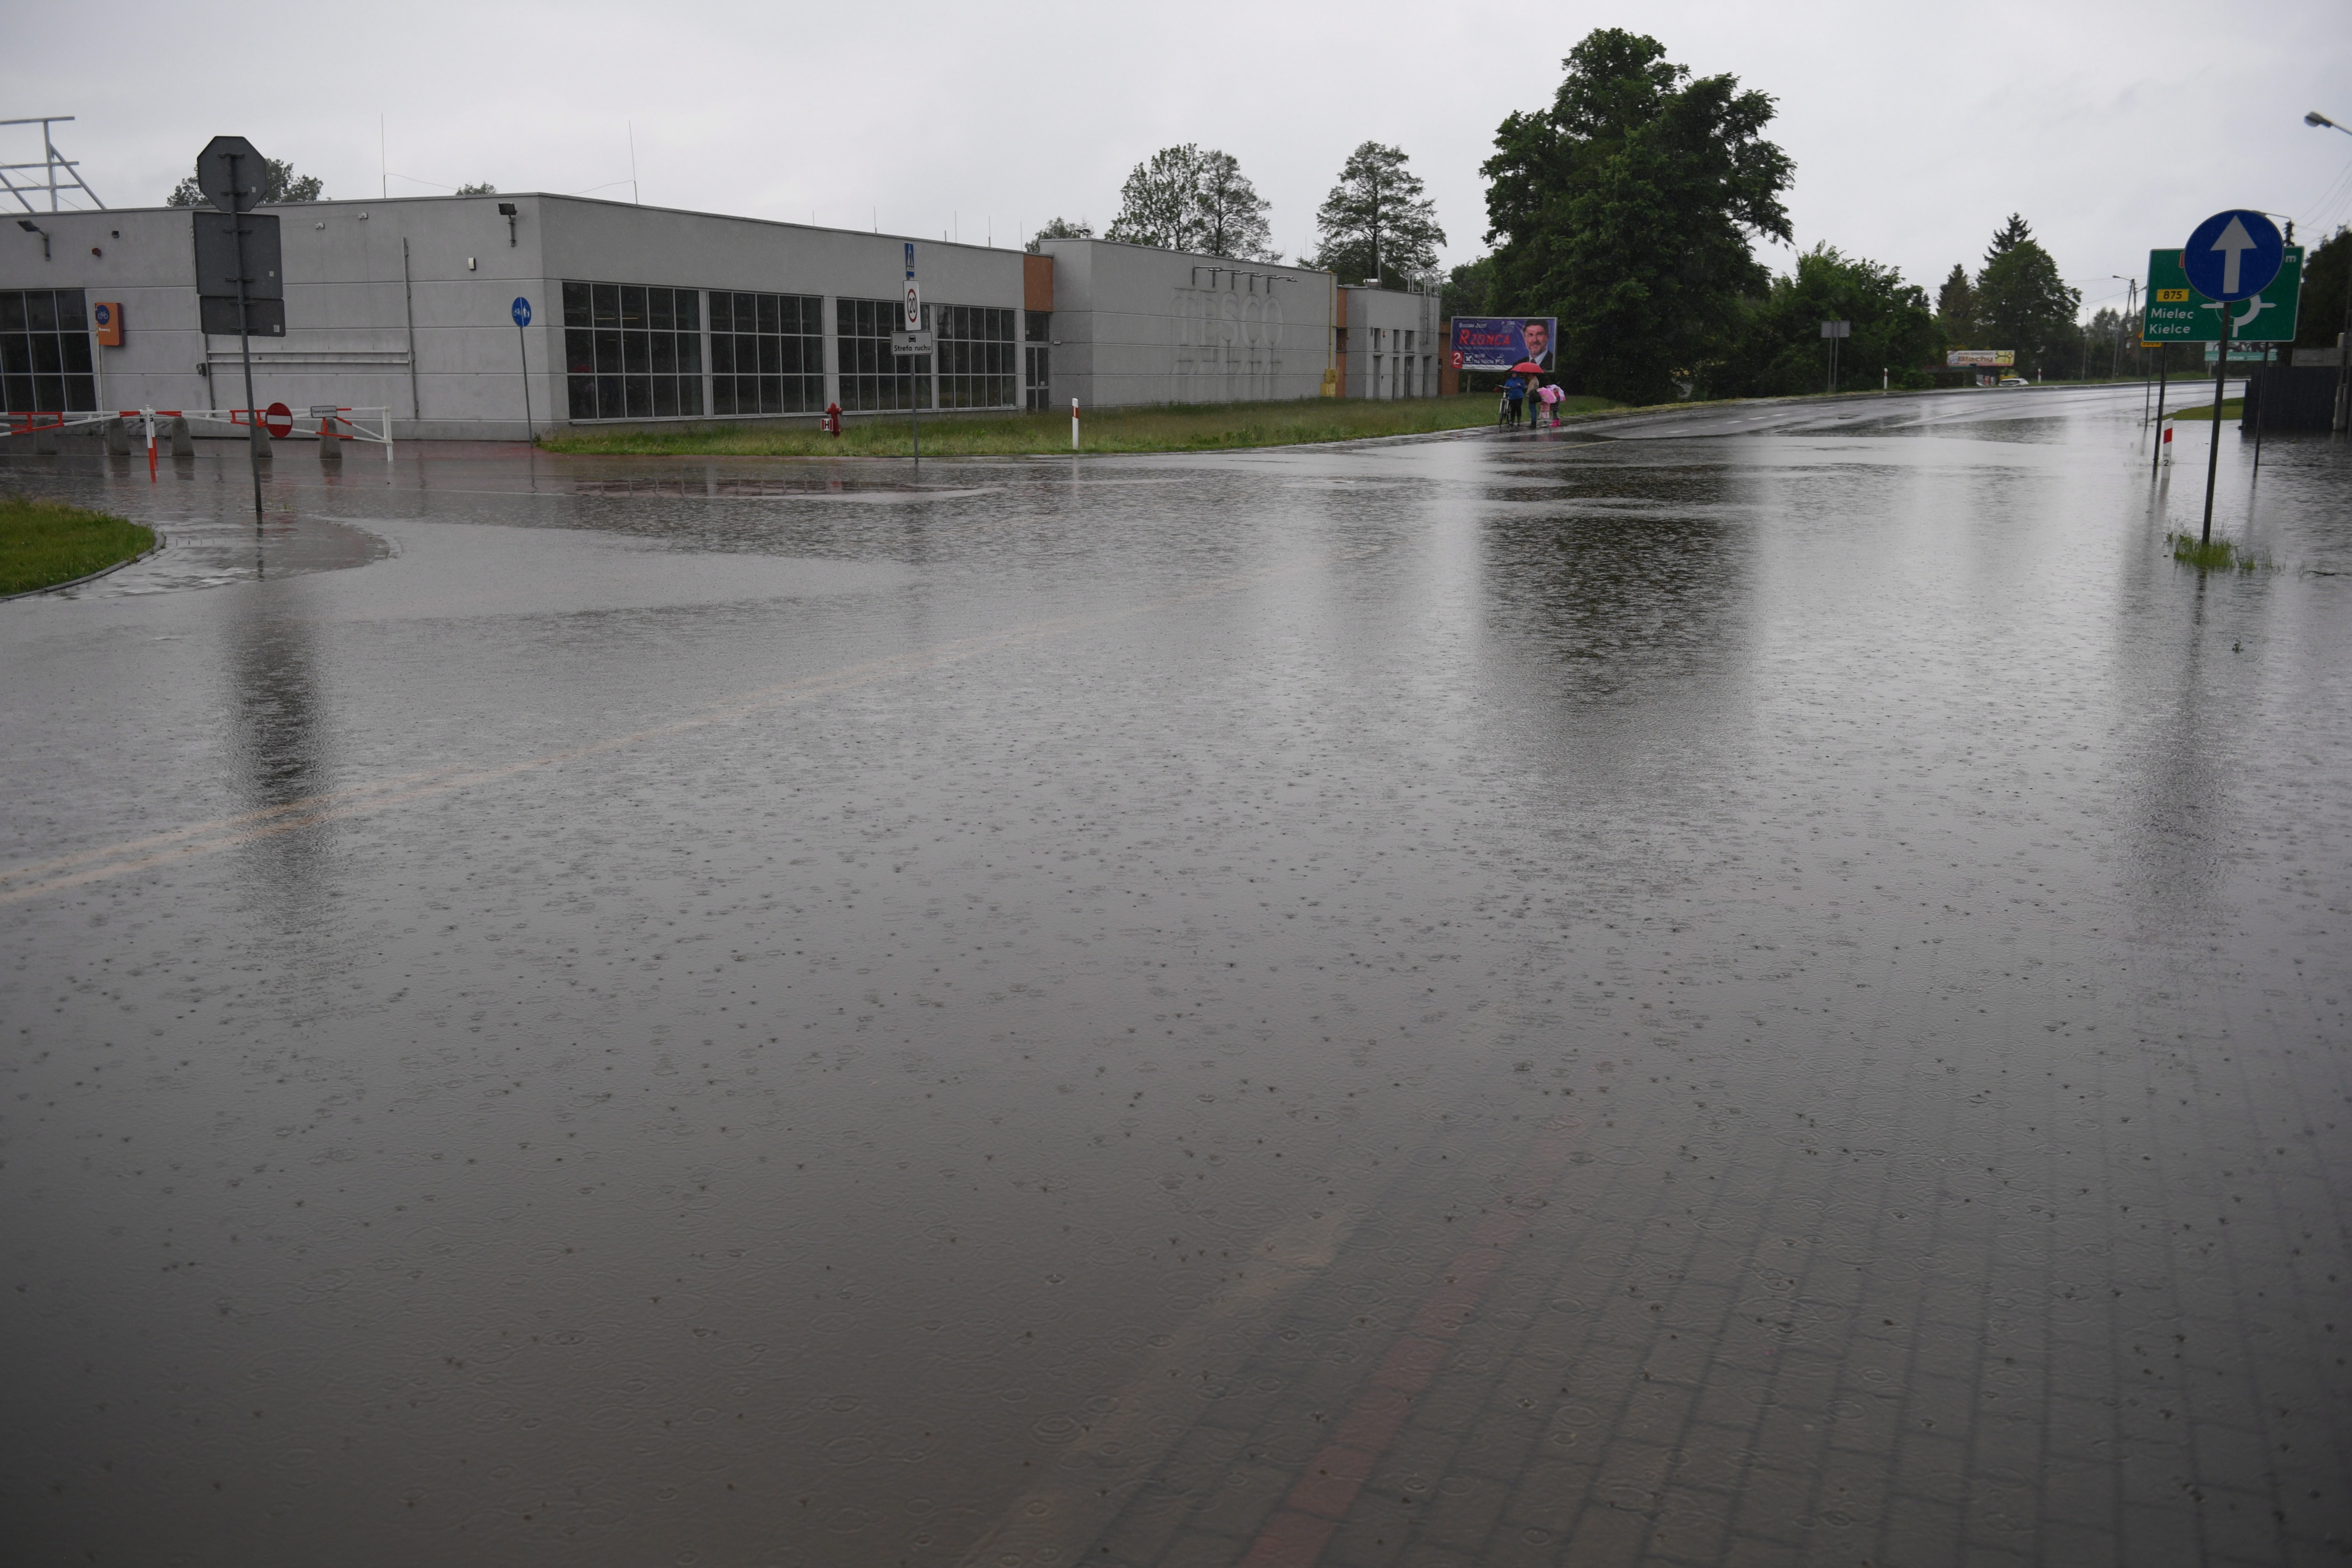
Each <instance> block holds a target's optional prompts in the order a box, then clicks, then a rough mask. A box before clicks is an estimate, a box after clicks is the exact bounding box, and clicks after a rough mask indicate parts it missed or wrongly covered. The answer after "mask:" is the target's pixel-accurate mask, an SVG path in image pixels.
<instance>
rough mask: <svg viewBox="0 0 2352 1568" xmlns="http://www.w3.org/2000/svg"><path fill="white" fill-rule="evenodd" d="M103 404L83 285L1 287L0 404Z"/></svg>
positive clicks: (28, 408) (47, 409) (78, 408)
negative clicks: (90, 343)
mask: <svg viewBox="0 0 2352 1568" xmlns="http://www.w3.org/2000/svg"><path fill="white" fill-rule="evenodd" d="M97 407H98V374H97V368H96V366H95V365H94V364H93V363H92V362H91V359H90V346H89V315H88V313H87V311H86V310H85V308H84V305H83V302H82V291H81V290H80V289H0V408H5V409H6V410H7V411H8V412H9V413H11V414H88V413H91V412H94V411H95V410H96V409H97Z"/></svg>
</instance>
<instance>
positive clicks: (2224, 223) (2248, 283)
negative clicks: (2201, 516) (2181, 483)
mask: <svg viewBox="0 0 2352 1568" xmlns="http://www.w3.org/2000/svg"><path fill="white" fill-rule="evenodd" d="M2285 260H2286V241H2285V240H2284V238H2282V237H2280V235H2279V231H2278V228H2277V226H2275V225H2273V223H2272V222H2271V220H2270V219H2269V218H2267V217H2264V216H2263V215H2262V214H2261V213H2259V212H2253V211H2250V210H2247V209H2245V208H2234V209H2232V210H2231V211H2228V212H2218V213H2215V214H2214V215H2213V216H2211V217H2209V218H2207V219H2206V220H2205V221H2204V222H2203V223H2200V224H2199V225H2198V226H2197V229H2196V232H2195V233H2193V234H2191V235H2190V236H2189V243H2188V244H2187V245H2185V246H2182V247H2180V269H2181V270H2182V271H2183V272H2185V273H2187V274H2188V275H2189V287H2190V288H2191V289H2196V290H2197V292H2199V293H2200V294H2202V295H2204V296H2205V298H2206V299H2208V300H2211V301H2213V302H2214V303H2215V304H2216V305H2219V306H2221V307H2223V309H2222V310H2221V311H2220V312H2219V314H2220V315H2221V362H2220V363H2219V364H2218V365H2217V366H2216V367H2215V368H2214V372H2213V445H2212V447H2210V449H2209V450H2208V451H2207V452H2206V454H2205V523H2204V527H2203V530H2202V531H2200V534H2199V536H2198V538H2199V542H2200V544H2210V543H2212V542H2213V481H2214V480H2215V479H2216V478H2217V477H2219V475H2220V472H2221V393H2222V391H2223V389H2224V387H2225V386H2226V385H2227V384H2228V382H2229V377H2230V329H2231V326H2232V325H2233V322H2232V321H2231V311H2230V310H2228V308H2227V307H2229V306H2231V305H2234V304H2236V303H2237V302H2238V301H2239V300H2251V299H2253V298H2254V297H2256V296H2257V295H2259V294H2261V293H2262V291H2263V289H2267V288H2269V287H2270V285H2271V282H2272V280H2273V279H2275V278H2277V277H2278V275H2279V269H2280V268H2281V267H2282V266H2283V265H2284V263H2285ZM2151 292H2153V290H2151Z"/></svg>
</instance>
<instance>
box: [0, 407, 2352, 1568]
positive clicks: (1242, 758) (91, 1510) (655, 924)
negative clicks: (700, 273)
mask: <svg viewBox="0 0 2352 1568" xmlns="http://www.w3.org/2000/svg"><path fill="white" fill-rule="evenodd" d="M2141 404H2142V399H2141V395H2140V394H2139V392H2138V390H2137V388H2133V389H2130V390H2128V391H2127V392H2115V391H2105V390H2095V391H2083V392H2074V391H2059V390H2048V391H2042V390H2036V391H2034V392H2031V393H2024V394H2020V393H2014V392H2012V393H2000V394H1996V393H1981V394H1980V393H1968V394H1955V395H1941V396H1934V397H1920V398H1895V399H1885V400H1879V399H1857V400H1846V401H1843V402H1839V403H1833V404H1826V405H1823V404H1802V405H1762V406H1748V407H1744V408H1740V409H1737V410H1733V411H1729V412H1720V413H1719V412H1700V413H1695V414H1688V415H1681V416H1644V417H1643V418H1639V419H1633V420H1628V421H1624V422H1622V424H1618V425H1614V426H1606V427H1604V429H1603V432H1602V433H1599V434H1596V433H1595V432H1594V431H1593V430H1591V429H1588V430H1583V431H1572V432H1567V433H1562V434H1559V435H1553V434H1549V433H1547V434H1544V435H1541V436H1526V435H1520V436H1514V437H1496V436H1494V435H1491V434H1486V433H1475V434H1472V435H1469V436H1465V437H1448V438H1440V439H1430V440H1418V441H1402V442H1394V443H1379V444H1364V445H1356V446H1348V447H1320V448H1308V449H1290V450H1278V451H1263V452H1245V453H1232V454H1217V455H1209V456H1197V457H1195V456H1185V457H1168V458H1087V459H1082V460H1076V461H1060V460H1041V461H1026V462H1010V461H1008V462H970V463H942V464H931V463H927V464H925V465H924V466H923V468H922V470H921V472H920V474H919V476H918V475H916V474H914V473H913V472H911V471H910V470H909V469H908V468H906V467H905V466H903V465H888V464H871V463H841V464H823V463H785V462H761V461H753V460H724V461H699V460H697V461H686V460H678V461H669V460H652V459H637V460H627V461H622V460H592V459H556V458H549V457H546V456H544V455H541V456H535V457H534V456H528V455H526V454H525V453H523V452H522V451H521V450H520V449H513V448H500V447H462V446H454V445H453V446H428V447H403V448H401V449H400V450H399V452H398V454H397V460H396V461H394V463H392V464H389V465H385V464H382V463H378V462H375V461H373V460H372V459H369V458H348V459H346V460H345V462H344V463H343V464H342V465H341V471H340V472H337V471H335V470H334V469H332V468H327V469H322V468H320V465H319V464H318V462H317V460H316V458H315V456H314V455H313V453H312V449H311V448H310V447H306V446H303V445H301V444H299V443H286V444H282V445H281V446H280V447H279V449H278V460H277V462H276V464H275V465H274V468H273V471H272V474H271V477H270V479H269V480H268V486H267V490H266V499H267V515H266V517H265V518H264V520H263V521H262V523H261V525H260V526H259V528H258V529H257V528H256V527H255V524H254V522H253V520H252V517H251V513H250V510H249V491H248V490H247V481H246V477H245V474H244V471H243V468H242V466H241V458H242V454H241V450H240V449H238V448H234V447H226V445H223V446H222V447H219V448H218V449H217V450H215V449H214V448H213V447H212V446H211V444H205V450H204V452H203V453H202V454H201V455H200V456H198V457H197V458H194V459H182V460H179V461H178V462H176V463H174V462H173V461H171V460H169V459H166V460H165V461H164V462H163V466H162V469H161V473H160V476H159V479H158V482H156V483H154V484H152V485H151V484H150V482H149V479H148V476H147V471H146V467H145V464H144V462H143V460H142V461H139V462H136V463H127V462H124V461H122V460H121V459H108V458H103V457H102V456H97V455H84V456H71V455H68V456H66V457H52V458H33V457H25V456H5V457H0V486H5V487H8V488H19V489H32V490H36V491H38V492H41V493H45V494H51V495H57V496H60V497H64V498H67V499H70V500H79V501H83V502H87V503H91V504H100V505H103V506H106V507H108V508H109V509H110V510H118V511H121V512H123V513H125V514H127V515H131V516H133V517H136V518H139V519H141V520H142V521H153V522H155V523H157V524H158V525H159V526H161V527H162V528H163V530H164V531H166V534H167V537H168V539H169V541H170V543H169V547H168V548H167V549H165V550H164V551H163V552H161V553H160V554H158V555H157V556H155V557H153V558H152V559H151V560H149V561H147V562H143V563H140V564H138V565H136V566H133V567H131V568H129V569H127V570H125V571H123V572H121V573H118V574H114V575H112V576H110V577H108V578H105V579H103V580H101V581H100V582H98V583H95V584H89V585H88V586H87V587H84V588H81V589H79V590H75V591H73V592H71V593H69V594H67V595H48V596H43V597H39V598H34V599H27V600H20V601H16V602H13V603H9V604H5V605H0V658H5V668H6V670H7V679H6V682H5V697H0V726H5V735H6V737H7V743H6V746H5V760H0V792H4V793H0V798H5V803H6V804H5V810H0V838H5V843H4V844H0V1028H5V1033H4V1034H0V1041H5V1045H0V1212H5V1216H6V1217H5V1229H0V1239H5V1246H0V1259H4V1260H5V1266H0V1358H5V1386H6V1387H7V1389H8V1390H9V1394H8V1398H7V1405H8V1408H9V1419H8V1420H7V1421H6V1422H5V1424H0V1556H5V1559H6V1560H7V1561H9V1562H11V1563H26V1564H33V1563H43V1564H46V1563H83V1562H97V1563H192V1564H196V1563H200V1564H212V1563H223V1564H227V1563H236V1564H245V1565H258V1564H278V1563H288V1564H296V1563H320V1562H329V1561H332V1562H337V1563H352V1564H364V1563H386V1564H393V1563H420V1562H433V1563H484V1564H491V1563H496V1564H541V1563H546V1564H563V1563H679V1564H689V1563H699V1564H734V1563H809V1564H821V1563H824V1564H829V1563H855V1564H865V1563H874V1564H885V1563H920V1564H935V1563H936V1564H957V1563H1006V1564H1013V1563H1038V1564H1045V1563H1065V1564H1066V1563H1078V1562H1081V1561H1085V1562H1095V1563H1213V1562H1250V1563H1276V1562H1289V1563H1305V1562H1322V1563H1333V1564H1338V1563H1415V1564H1419V1563H1455V1562H1465V1563H1466V1562H1482V1563H1485V1562H1505V1561H1513V1562H1516V1561H1530V1562H1538V1561H1540V1562H1576V1563H1612V1562H1625V1563H1633V1562H1640V1561H1660V1562H1665V1561H1672V1562H1725V1563H1727V1562H1788V1563H1822V1562H1855V1563H1906V1564H1914V1563H1977V1562H1992V1561H2020V1562H2029V1561H2061V1560H2063V1561H2072V1562H2084V1563H2090V1562H2129V1563H2135V1564H2137V1563H2162V1562H2184V1563H2185V1562H2198V1561H2203V1562H2246V1563H2301V1562H2336V1561H2341V1560H2342V1559H2343V1557H2344V1555H2345V1554H2346V1553H2347V1551H2352V1501H2347V1490H2346V1488H2345V1485H2344V1478H2345V1477H2346V1476H2347V1475H2352V1374H2347V1366H2346V1361H2345V1357H2346V1354H2347V1338H2348V1337H2352V1319H2347V1310H2346V1309H2347V1301H2352V1292H2347V1278H2348V1277H2352V1258H2347V1238H2352V1231H2347V1209H2346V1199H2347V1177H2352V1141H2347V1126H2346V1123H2347V1115H2352V1102H2348V1100H2352V1076H2347V1039H2352V1029H2348V1028H2347V986H2348V985H2352V957H2347V955H2352V875H2347V872H2352V700H2347V699H2352V658H2347V655H2352V599H2347V594H2352V588H2347V583H2352V449H2347V447H2346V445H2345V444H2344V443H2343V442H2342V440H2340V439H2336V440H2333V441H2331V440H2330V439H2328V438H2326V437H2293V438H2279V437H2271V438H2269V439H2268V440H2267V441H2266V443H2265V446H2264V449H2263V457H2262V465H2261V469H2260V473H2259V476H2256V475H2255V474H2254V473H2253V472H2252V464H2251V458H2252V444H2251V442H2243V441H2241V440H2240V438H2239V437H2238V435H2237V433H2236V431H2235V429H2234V427H2232V426H2224V442H2223V449H2222V455H2221V487H2220V498H2219V504H2218V506H2217V509H2216V527H2217V531H2219V532H2221V533H2222V534H2224V535H2226V536H2228V537H2231V538H2232V539H2234V540H2237V541H2240V542H2242V543H2243V544H2244V545H2246V546H2247V547H2248V549H2249V550H2250V551H2251V552H2252V553H2253V554H2254V555H2256V556H2257V557H2258V558H2259V559H2260V560H2262V561H2263V563H2264V564H2263V569H2262V570H2258V571H2255V572H2252V573H2245V574H2239V573H2231V574H2210V575H2206V574H2199V573H2197V572H2195V571H2193V570H2191V569H2190V568H2189V567H2187V566H2183V565H2179V564H2177V563H2175V562H2174V560H2173V559H2172V558H2171V554H2170V552H2169V550H2168V547H2167V545H2166V543H2165V539H2166V536H2167V534H2168V532H2169V531H2173V530H2175V529H2180V528H2184V527H2185V528H2187V529H2189V530H2190V531H2194V529H2195V527H2196V525H2197V521H2198V511H2199V509H2200V504H2201V501H2202V479H2203V466H2204V465H2203V461H2202V458H2203V455H2204V446H2203V443H2204V441H2205V440H2206V439H2207V436H2206V433H2205V432H2203V431H2199V430H2193V429H2190V430H2185V431H2184V434H2183V436H2182V437H2181V440H2180V442H2179V445H2180V446H2181V447H2183V452H2182V455H2181V458H2180V460H2179V463H2178V465H2177V466H2176V468H2174V469H2173V470H2172V471H2170V472H2168V474H2167V475H2166V476H2164V477H2163V478H2160V479H2155V480H2151V479H2150V478H2149V475H2148V464H2147V453H2148V447H2147V438H2148V437H2147V432H2146V431H2145V430H2144V429H2143V427H2142V425H2141V419H2140V414H2141Z"/></svg>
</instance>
